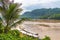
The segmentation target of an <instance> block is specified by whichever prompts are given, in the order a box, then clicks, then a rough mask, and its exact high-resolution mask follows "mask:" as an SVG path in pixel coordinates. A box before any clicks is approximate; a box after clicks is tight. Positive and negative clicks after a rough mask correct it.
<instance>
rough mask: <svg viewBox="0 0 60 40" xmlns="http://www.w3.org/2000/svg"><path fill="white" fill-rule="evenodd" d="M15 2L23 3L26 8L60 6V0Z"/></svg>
mask: <svg viewBox="0 0 60 40" xmlns="http://www.w3.org/2000/svg"><path fill="white" fill-rule="evenodd" d="M15 2H18V3H22V4H23V5H22V8H23V9H25V10H32V9H37V8H50V7H51V8H54V7H60V6H59V5H60V0H15Z"/></svg>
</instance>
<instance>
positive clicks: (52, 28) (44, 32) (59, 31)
mask: <svg viewBox="0 0 60 40" xmlns="http://www.w3.org/2000/svg"><path fill="white" fill-rule="evenodd" d="M40 24H44V25H49V26H47V27H46V26H44V25H42V26H41V25H40ZM22 25H23V27H24V29H25V30H26V31H28V32H31V33H34V34H36V33H37V34H38V36H39V38H44V37H45V36H49V37H50V38H51V40H60V23H46V22H31V21H25V22H24V23H23V24H22Z"/></svg>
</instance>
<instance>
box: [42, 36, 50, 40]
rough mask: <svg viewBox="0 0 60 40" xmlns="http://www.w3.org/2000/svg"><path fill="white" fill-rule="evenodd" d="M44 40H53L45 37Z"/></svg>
mask: <svg viewBox="0 0 60 40" xmlns="http://www.w3.org/2000/svg"><path fill="white" fill-rule="evenodd" d="M42 40H51V39H50V37H48V36H45V38H43V39H42Z"/></svg>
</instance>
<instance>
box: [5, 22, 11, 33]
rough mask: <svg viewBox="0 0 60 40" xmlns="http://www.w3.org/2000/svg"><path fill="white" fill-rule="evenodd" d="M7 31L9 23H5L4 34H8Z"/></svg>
mask: <svg viewBox="0 0 60 40" xmlns="http://www.w3.org/2000/svg"><path fill="white" fill-rule="evenodd" d="M9 30H10V28H9V23H8V21H7V25H6V27H5V29H4V33H8V32H9Z"/></svg>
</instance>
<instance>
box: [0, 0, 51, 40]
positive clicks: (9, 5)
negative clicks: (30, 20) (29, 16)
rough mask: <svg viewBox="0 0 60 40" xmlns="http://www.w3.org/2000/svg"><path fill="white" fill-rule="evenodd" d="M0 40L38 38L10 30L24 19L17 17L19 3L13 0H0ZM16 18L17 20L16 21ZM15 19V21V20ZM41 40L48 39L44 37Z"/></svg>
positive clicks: (36, 39) (48, 39)
mask: <svg viewBox="0 0 60 40" xmlns="http://www.w3.org/2000/svg"><path fill="white" fill-rule="evenodd" d="M0 2H1V6H0V14H1V16H0V40H38V39H39V38H38V37H37V38H35V37H32V36H29V35H25V34H23V33H21V32H20V31H18V30H11V28H12V27H15V26H16V25H17V24H20V23H22V22H23V21H24V20H25V19H24V18H22V19H19V13H20V12H21V11H22V9H21V8H20V6H21V4H19V3H14V1H13V0H12V1H9V0H0ZM17 20H18V21H17ZM15 21H16V22H15ZM41 40H50V38H49V37H47V36H46V37H45V38H43V39H41Z"/></svg>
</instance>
